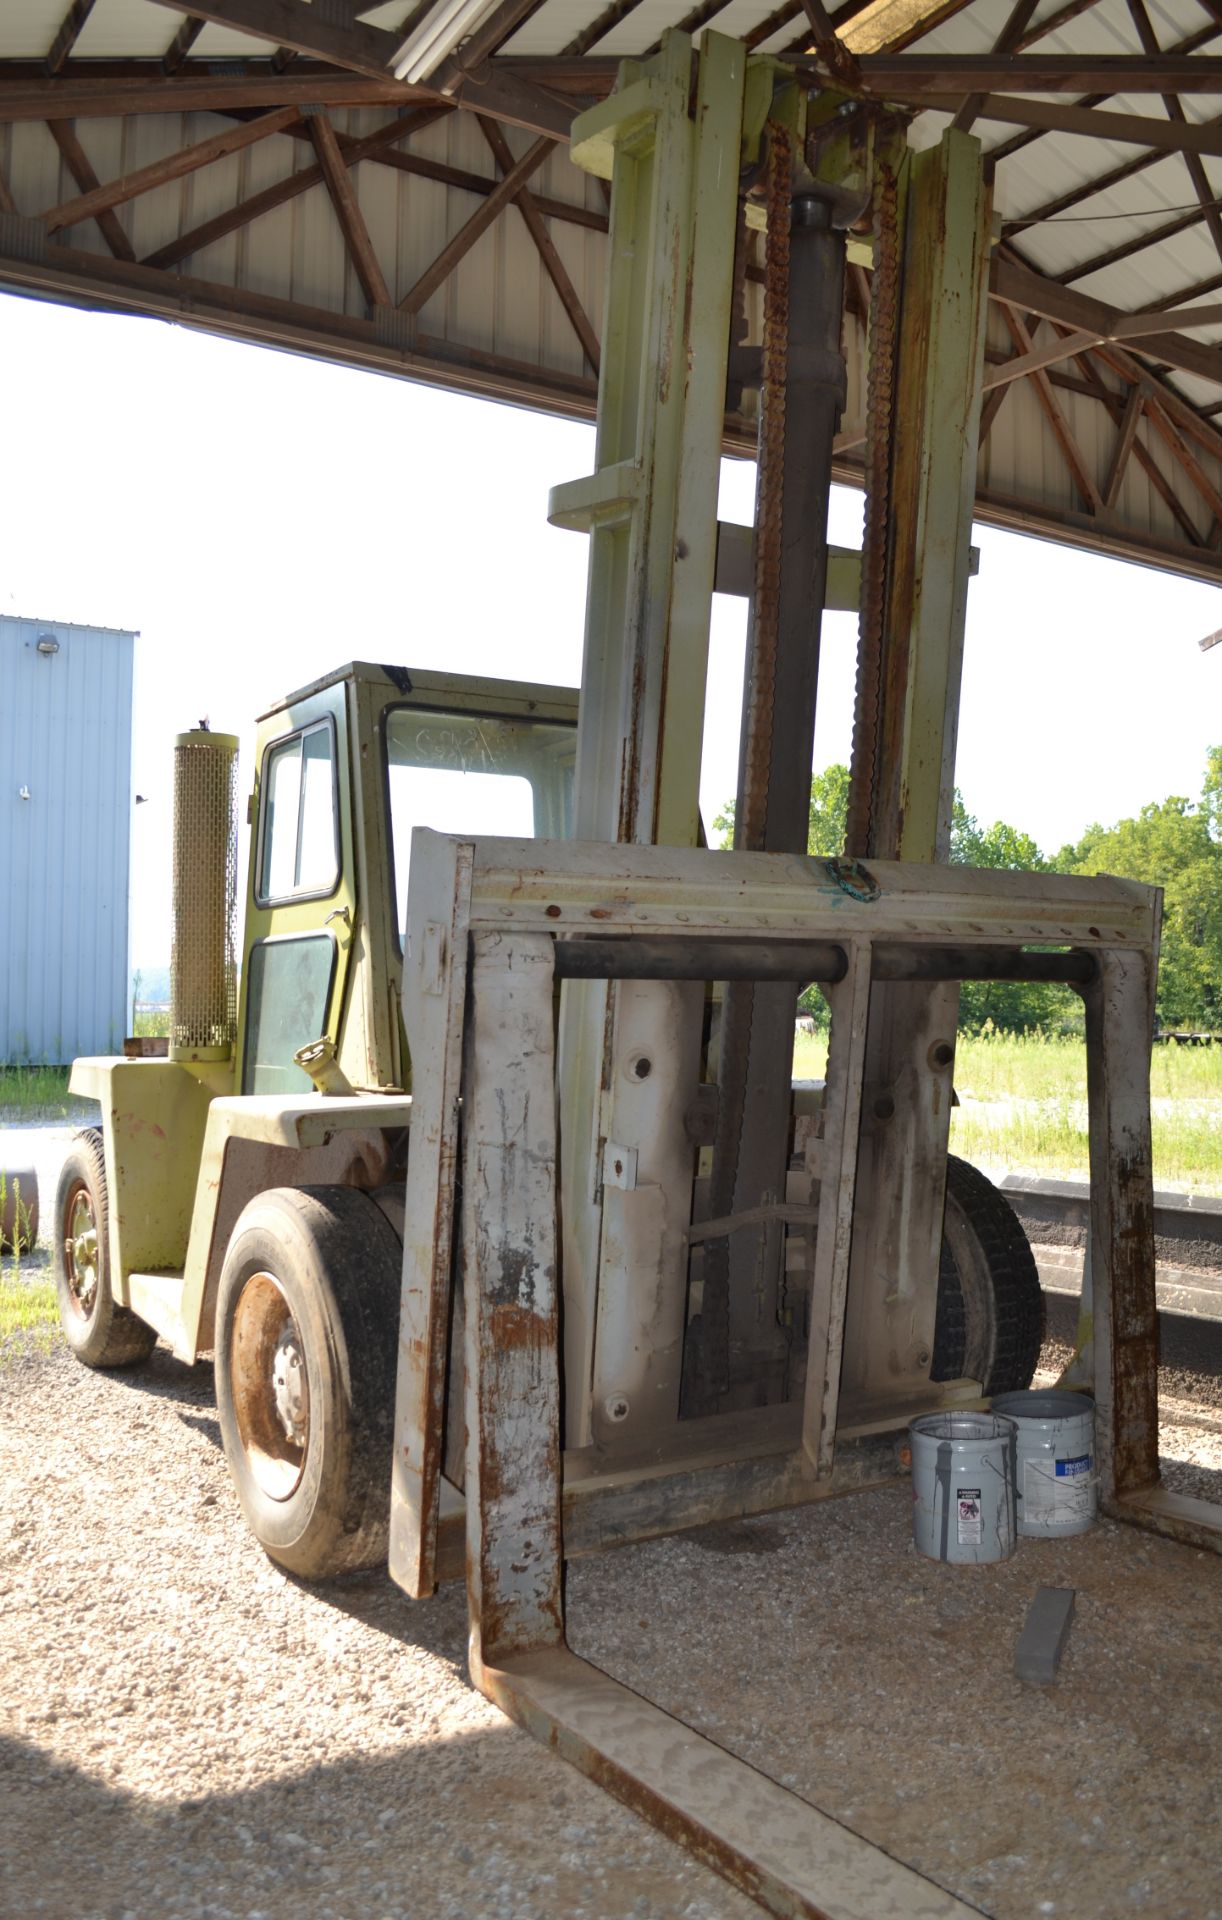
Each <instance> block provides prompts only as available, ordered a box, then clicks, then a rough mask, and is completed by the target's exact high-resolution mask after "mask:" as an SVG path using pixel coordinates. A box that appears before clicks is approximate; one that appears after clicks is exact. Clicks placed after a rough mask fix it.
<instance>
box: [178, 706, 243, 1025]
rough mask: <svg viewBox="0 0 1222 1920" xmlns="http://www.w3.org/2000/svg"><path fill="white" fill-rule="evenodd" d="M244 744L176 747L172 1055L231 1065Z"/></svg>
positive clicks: (210, 736) (184, 736) (207, 740)
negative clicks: (239, 802) (240, 761)
mask: <svg viewBox="0 0 1222 1920" xmlns="http://www.w3.org/2000/svg"><path fill="white" fill-rule="evenodd" d="M237 770H238V742H237V739H236V737H235V736H234V735H233V734H229V733H203V732H200V733H180V734H179V736H178V738H177V740H176V741H175V743H174V939H173V948H172V952H171V958H170V1053H171V1056H174V1055H179V1056H182V1055H190V1056H191V1057H193V1058H195V1059H198V1058H200V1057H201V1056H202V1057H204V1058H210V1059H220V1058H224V1057H226V1056H227V1055H229V1054H230V1053H232V1051H233V1044H234V1038H235V1035H236V1033H237V1012H238V1002H237V962H236V941H235V916H236V910H237V879H238V829H237V809H236V804H235V802H236V797H237Z"/></svg>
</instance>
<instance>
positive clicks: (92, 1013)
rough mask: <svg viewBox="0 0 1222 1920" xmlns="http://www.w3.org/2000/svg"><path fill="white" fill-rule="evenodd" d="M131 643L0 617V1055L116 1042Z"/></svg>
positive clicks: (109, 1047)
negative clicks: (44, 648)
mask: <svg viewBox="0 0 1222 1920" xmlns="http://www.w3.org/2000/svg"><path fill="white" fill-rule="evenodd" d="M44 635H47V636H50V638H52V639H53V640H55V641H57V642H58V646H59V651H58V652H57V653H53V654H40V653H39V651H38V641H39V639H40V638H41V637H42V636H44ZM134 647H135V636H134V635H133V634H131V633H122V632H116V631H113V630H110V629H106V628H99V627H79V626H71V625H66V624H63V623H60V622H57V621H54V620H25V619H20V620H19V619H13V618H10V617H8V616H0V927H2V928H3V932H2V934H0V940H2V942H3V945H2V947H0V1061H31V1062H39V1063H52V1064H61V1063H63V1062H65V1061H68V1060H72V1059H74V1058H75V1057H76V1055H77V1054H82V1053H114V1052H118V1051H120V1050H121V1049H122V1044H123V1035H124V1033H125V1031H126V1002H127V993H128V882H129V866H130V848H131V809H132V790H131V787H132V782H131V758H132V668H133V655H134ZM23 789H25V790H27V791H28V794H29V798H28V799H25V798H23V797H22V790H23Z"/></svg>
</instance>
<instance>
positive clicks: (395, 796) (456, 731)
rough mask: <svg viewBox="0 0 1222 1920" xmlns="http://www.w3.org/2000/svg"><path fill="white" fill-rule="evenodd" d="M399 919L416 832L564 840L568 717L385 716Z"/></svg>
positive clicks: (568, 818)
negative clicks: (417, 829) (420, 829)
mask: <svg viewBox="0 0 1222 1920" xmlns="http://www.w3.org/2000/svg"><path fill="white" fill-rule="evenodd" d="M385 742H386V777H387V787H388V795H389V802H390V829H391V849H392V858H393V861H394V882H395V900H396V921H395V924H396V926H397V927H398V928H399V930H400V933H401V932H402V930H403V924H404V920H405V917H406V914H407V870H408V862H409V860H410V858H411V844H412V829H413V828H414V827H432V828H434V829H435V831H437V832H438V833H454V834H484V833H493V834H501V835H505V836H507V837H508V838H510V839H522V840H530V839H536V838H539V839H548V840H564V839H567V838H568V837H569V835H570V834H571V832H572V809H573V767H574V764H575V761H576V757H577V729H576V727H575V726H574V725H573V724H572V723H571V722H569V721H555V720H517V719H504V718H501V717H500V716H498V715H481V714H455V713H450V714H447V713H427V712H422V711H421V710H420V709H419V708H418V707H416V708H412V707H397V708H393V709H392V710H391V711H390V712H389V713H388V714H387V715H386V722H385Z"/></svg>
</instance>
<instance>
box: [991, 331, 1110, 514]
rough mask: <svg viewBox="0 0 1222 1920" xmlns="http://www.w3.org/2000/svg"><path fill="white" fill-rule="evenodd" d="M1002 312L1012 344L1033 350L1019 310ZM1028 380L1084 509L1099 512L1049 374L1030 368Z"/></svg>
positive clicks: (1096, 491)
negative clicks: (1083, 504)
mask: <svg viewBox="0 0 1222 1920" xmlns="http://www.w3.org/2000/svg"><path fill="white" fill-rule="evenodd" d="M1002 312H1003V314H1004V317H1005V322H1006V325H1007V327H1008V328H1009V329H1010V337H1011V339H1012V340H1013V341H1014V344H1015V346H1017V347H1018V348H1019V349H1020V351H1021V352H1022V353H1024V354H1029V353H1030V352H1031V350H1032V339H1031V334H1030V333H1029V332H1028V329H1027V326H1026V323H1025V321H1024V320H1023V318H1022V316H1021V314H1019V313H1017V312H1015V310H1014V308H1013V307H1004V308H1003V309H1002ZM1031 384H1032V387H1033V388H1034V390H1035V394H1036V398H1037V399H1038V401H1039V403H1040V407H1041V408H1042V410H1043V414H1044V418H1045V419H1046V420H1047V422H1048V424H1049V426H1050V427H1051V428H1052V431H1053V434H1054V436H1055V438H1056V441H1057V444H1058V446H1059V447H1060V449H1061V452H1062V454H1063V455H1064V456H1065V464H1066V465H1067V467H1068V468H1069V471H1070V472H1071V473H1072V475H1073V478H1074V485H1075V486H1076V487H1077V489H1078V492H1079V493H1080V494H1081V496H1082V499H1083V502H1084V503H1085V505H1086V508H1087V511H1088V512H1090V513H1098V511H1099V508H1100V507H1101V505H1102V504H1103V503H1102V501H1101V500H1100V498H1099V489H1098V488H1097V487H1096V485H1095V483H1094V480H1093V479H1092V477H1091V471H1090V467H1089V465H1088V464H1087V462H1086V460H1085V459H1084V458H1083V455H1082V449H1081V447H1079V445H1078V443H1077V441H1076V439H1075V438H1074V435H1073V430H1072V428H1071V427H1070V424H1069V422H1068V420H1067V419H1066V418H1065V414H1064V412H1063V410H1062V408H1061V404H1060V402H1059V400H1058V399H1057V397H1056V395H1055V394H1054V393H1053V391H1052V387H1051V385H1050V383H1049V380H1048V375H1047V374H1046V373H1044V372H1043V371H1035V372H1033V373H1032V374H1031Z"/></svg>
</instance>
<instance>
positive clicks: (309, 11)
mask: <svg viewBox="0 0 1222 1920" xmlns="http://www.w3.org/2000/svg"><path fill="white" fill-rule="evenodd" d="M153 4H154V5H155V6H159V7H172V8H173V10H174V12H175V13H189V14H192V15H193V16H194V17H195V18H196V19H197V20H209V21H211V22H212V24H213V25H214V26H220V27H232V28H233V29H234V30H235V31H236V32H238V33H249V34H253V35H254V36H255V37H256V38H257V39H259V40H271V41H273V42H274V43H275V44H276V46H278V47H291V48H292V49H293V51H294V52H295V53H308V54H313V55H315V56H317V58H319V59H321V60H330V61H331V62H332V63H333V64H334V65H335V66H337V67H348V68H350V69H351V71H352V72H353V73H365V74H368V75H369V77H370V79H373V80H382V79H385V78H387V77H388V75H389V74H390V73H391V68H392V63H393V61H394V57H395V54H396V53H397V52H398V50H399V37H398V35H397V34H394V33H389V32H388V31H387V30H386V28H385V27H371V26H368V25H367V24H366V23H365V22H364V21H362V20H356V19H352V20H350V21H349V22H348V23H347V24H346V25H337V24H335V23H334V21H335V16H334V12H333V11H331V12H329V11H328V10H327V9H326V8H325V7H319V6H310V5H308V4H306V3H305V0H153Z"/></svg>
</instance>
